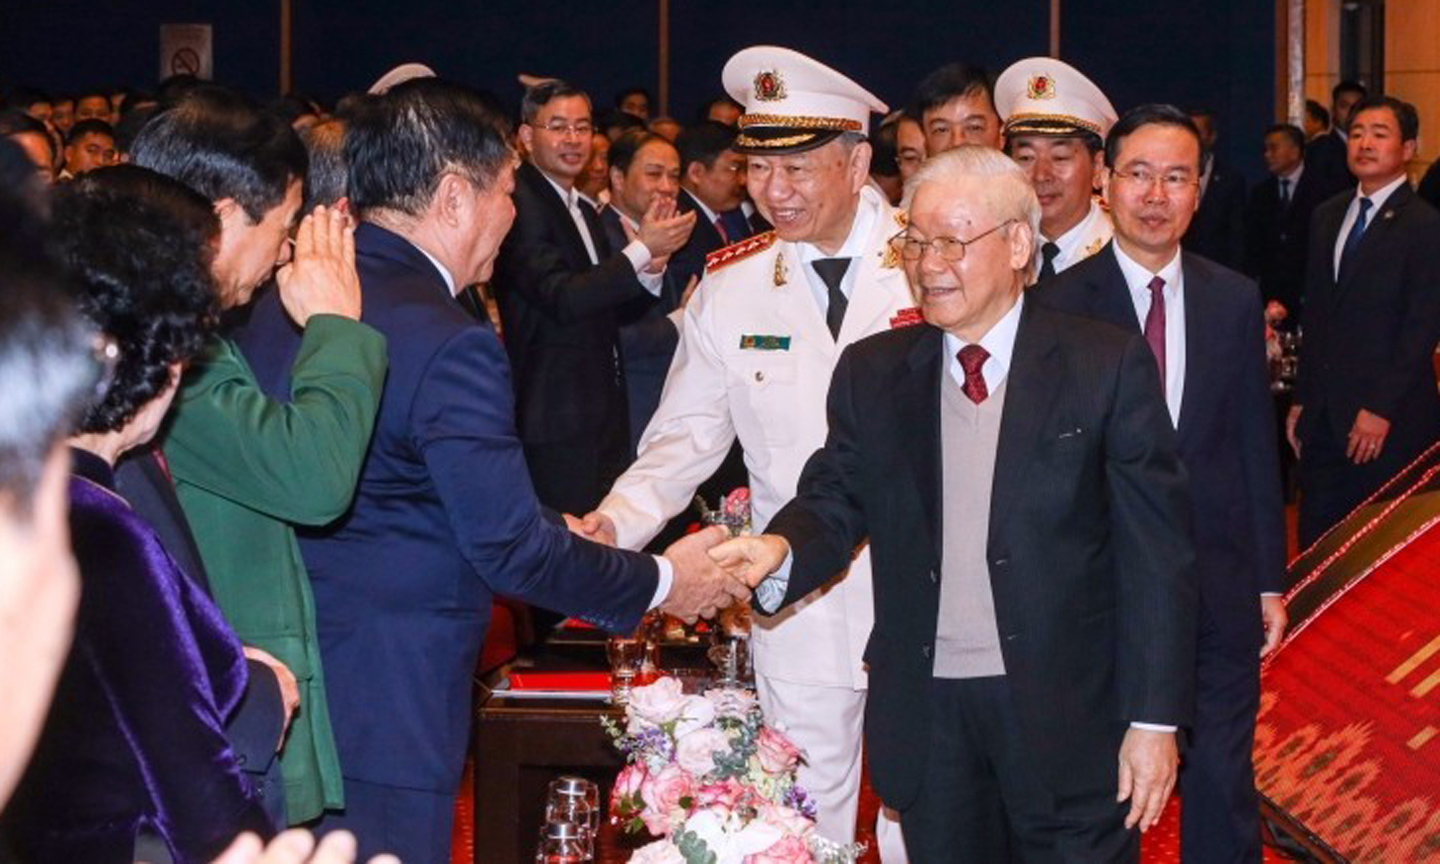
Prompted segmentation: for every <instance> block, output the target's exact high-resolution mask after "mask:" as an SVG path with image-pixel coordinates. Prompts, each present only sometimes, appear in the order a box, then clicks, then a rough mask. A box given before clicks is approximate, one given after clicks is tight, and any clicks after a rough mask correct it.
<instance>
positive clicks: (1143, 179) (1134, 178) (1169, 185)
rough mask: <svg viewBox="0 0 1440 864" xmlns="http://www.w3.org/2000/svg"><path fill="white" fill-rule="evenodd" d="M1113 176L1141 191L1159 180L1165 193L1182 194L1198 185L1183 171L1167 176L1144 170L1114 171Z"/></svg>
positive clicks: (1197, 182)
mask: <svg viewBox="0 0 1440 864" xmlns="http://www.w3.org/2000/svg"><path fill="white" fill-rule="evenodd" d="M1115 176H1116V177H1119V178H1120V179H1121V180H1124V181H1126V182H1128V183H1133V184H1135V185H1136V186H1139V187H1140V188H1141V189H1150V188H1152V187H1154V185H1155V181H1156V180H1159V181H1160V185H1162V186H1164V187H1165V191H1166V192H1171V193H1175V192H1184V191H1185V190H1186V189H1187V188H1188V187H1191V186H1198V185H1200V181H1199V180H1196V179H1195V178H1194V177H1192V176H1190V175H1189V174H1186V173H1184V172H1183V171H1171V172H1169V173H1168V174H1156V173H1155V172H1154V171H1151V170H1149V169H1146V168H1132V169H1130V170H1129V171H1116V172H1115Z"/></svg>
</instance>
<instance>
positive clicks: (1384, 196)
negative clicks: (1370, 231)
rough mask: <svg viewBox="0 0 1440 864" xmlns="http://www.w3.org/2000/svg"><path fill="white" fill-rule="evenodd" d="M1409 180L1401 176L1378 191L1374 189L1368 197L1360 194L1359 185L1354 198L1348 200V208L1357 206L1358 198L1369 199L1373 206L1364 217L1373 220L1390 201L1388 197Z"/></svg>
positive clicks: (1405, 176) (1362, 193)
mask: <svg viewBox="0 0 1440 864" xmlns="http://www.w3.org/2000/svg"><path fill="white" fill-rule="evenodd" d="M1409 180H1410V178H1409V177H1408V176H1407V175H1405V174H1401V175H1400V176H1399V177H1396V178H1395V179H1394V180H1391V181H1390V182H1389V183H1386V184H1385V185H1384V186H1381V187H1380V188H1379V189H1376V190H1375V191H1374V192H1371V193H1370V194H1369V195H1366V194H1365V193H1364V192H1362V191H1361V189H1360V187H1359V185H1356V187H1355V197H1354V198H1352V199H1350V206H1351V207H1356V206H1358V205H1356V203H1355V202H1356V201H1357V200H1359V199H1360V198H1369V199H1370V202H1371V204H1372V205H1373V206H1372V207H1371V208H1370V212H1369V214H1368V215H1367V216H1366V218H1367V219H1374V218H1375V214H1377V213H1379V212H1380V208H1381V207H1384V206H1385V202H1386V201H1388V200H1390V196H1391V195H1394V194H1395V190H1396V189H1399V188H1400V184H1402V183H1407V182H1409ZM1352 221H1353V220H1352ZM1366 227H1369V226H1366Z"/></svg>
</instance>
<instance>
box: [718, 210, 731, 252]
mask: <svg viewBox="0 0 1440 864" xmlns="http://www.w3.org/2000/svg"><path fill="white" fill-rule="evenodd" d="M715 230H716V231H719V232H720V242H721V243H724V244H725V245H726V246H729V245H730V232H728V231H726V230H725V220H724V219H721V218H720V217H719V216H716V217H715Z"/></svg>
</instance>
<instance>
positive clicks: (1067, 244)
mask: <svg viewBox="0 0 1440 864" xmlns="http://www.w3.org/2000/svg"><path fill="white" fill-rule="evenodd" d="M1104 218H1105V214H1104V213H1103V212H1102V211H1101V210H1100V205H1099V204H1098V203H1097V202H1096V201H1095V199H1094V198H1091V199H1090V210H1089V211H1088V212H1086V214H1085V218H1084V219H1081V220H1080V221H1079V222H1076V223H1075V225H1074V227H1072V228H1071V229H1070V230H1069V231H1066V232H1065V233H1064V234H1061V235H1060V236H1059V237H1056V238H1055V239H1053V240H1050V239H1049V238H1047V237H1045V235H1043V234H1042V235H1040V237H1041V239H1042V240H1048V241H1049V242H1051V243H1054V244H1055V245H1056V246H1058V247H1060V251H1059V252H1058V253H1056V255H1055V264H1054V267H1055V272H1057V273H1058V272H1060V271H1061V270H1063V269H1065V264H1062V263H1061V262H1069V260H1070V257H1071V256H1072V255H1074V254H1075V249H1076V247H1078V246H1079V245H1080V243H1081V242H1082V241H1083V240H1085V239H1086V238H1087V237H1089V236H1090V230H1091V229H1092V228H1093V227H1094V226H1095V220H1097V219H1104Z"/></svg>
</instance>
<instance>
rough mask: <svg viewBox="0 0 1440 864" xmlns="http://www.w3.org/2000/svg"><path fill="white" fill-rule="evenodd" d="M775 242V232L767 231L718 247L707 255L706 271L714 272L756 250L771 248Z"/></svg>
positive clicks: (747, 256)
mask: <svg viewBox="0 0 1440 864" xmlns="http://www.w3.org/2000/svg"><path fill="white" fill-rule="evenodd" d="M774 243H775V232H774V231H766V232H765V233H764V234H756V235H755V236H754V237H750V238H748V239H745V240H741V241H740V242H739V243H731V244H730V245H729V246H725V247H722V248H720V249H716V250H715V251H714V252H711V253H710V254H709V255H706V256H705V272H706V273H714V272H715V271H716V270H719V269H720V268H721V267H724V266H726V265H728V264H734V263H735V262H736V261H740V260H742V259H745V258H749V257H750V256H751V255H754V254H755V253H756V252H762V251H764V250H766V249H769V248H770V247H771V246H772V245H774Z"/></svg>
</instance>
